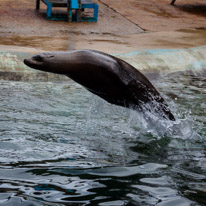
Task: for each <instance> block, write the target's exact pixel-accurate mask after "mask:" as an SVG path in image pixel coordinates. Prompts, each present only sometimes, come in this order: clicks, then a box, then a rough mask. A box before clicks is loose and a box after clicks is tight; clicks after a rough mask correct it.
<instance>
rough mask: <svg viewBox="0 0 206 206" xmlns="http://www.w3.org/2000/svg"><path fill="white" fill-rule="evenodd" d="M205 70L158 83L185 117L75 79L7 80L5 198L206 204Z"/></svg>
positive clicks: (0, 199)
mask: <svg viewBox="0 0 206 206" xmlns="http://www.w3.org/2000/svg"><path fill="white" fill-rule="evenodd" d="M205 80H206V76H205V73H204V70H201V71H200V72H199V73H186V72H185V73H170V74H162V75H161V76H160V78H158V79H156V80H153V84H154V85H155V86H156V87H157V89H158V90H159V91H160V92H161V93H162V94H163V96H164V98H165V99H166V100H167V102H168V103H169V106H170V108H171V110H172V111H173V113H174V114H175V116H176V118H177V121H176V122H170V121H165V120H161V119H158V118H157V119H155V117H152V118H150V119H149V120H146V118H145V116H144V115H142V114H139V113H137V112H134V111H131V110H128V109H125V108H121V107H118V106H114V105H110V104H108V103H106V102H105V101H103V100H101V99H99V98H98V97H95V96H94V95H92V94H90V93H89V92H87V91H86V90H85V89H84V88H82V87H81V86H79V85H77V84H76V83H74V82H73V81H71V80H69V79H68V81H66V82H11V81H0V93H1V95H0V108H1V110H0V204H1V205H35V206H36V205H41V206H42V205H55V206H57V205H100V206H115V205H118V206H121V205H141V206H144V205H158V206H170V205H171V206H173V205H176V206H180V205H181V206H187V205H206V198H205V197H206V144H205V139H206V119H205V115H206V103H205V95H206V83H205V82H206V81H205Z"/></svg>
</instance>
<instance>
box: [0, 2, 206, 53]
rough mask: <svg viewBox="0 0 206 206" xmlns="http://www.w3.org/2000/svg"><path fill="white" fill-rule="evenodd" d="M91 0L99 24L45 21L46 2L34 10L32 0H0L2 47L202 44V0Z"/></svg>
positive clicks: (122, 48) (205, 7)
mask: <svg viewBox="0 0 206 206" xmlns="http://www.w3.org/2000/svg"><path fill="white" fill-rule="evenodd" d="M95 1H96V2H97V3H98V4H99V19H98V22H97V23H89V22H84V23H83V22H81V23H75V22H74V23H69V22H66V21H48V20H46V18H45V15H46V14H45V13H46V7H45V5H44V4H43V3H41V9H40V11H36V10H35V0H0V5H1V6H0V50H11V51H24V52H30V53H37V52H40V51H44V50H72V49H85V48H86V49H97V50H101V51H104V52H109V53H126V52H131V51H136V50H143V49H156V48H189V47H196V46H202V45H206V18H205V17H206V1H205V0H177V1H176V3H175V6H171V5H170V1H168V0H158V1H157V0H150V1H143V0H139V1H137V0H127V1H125V0H99V1H98V0H95ZM65 10H66V9H63V10H61V12H65ZM55 12H56V11H55Z"/></svg>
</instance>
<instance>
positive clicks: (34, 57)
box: [32, 55, 43, 62]
mask: <svg viewBox="0 0 206 206" xmlns="http://www.w3.org/2000/svg"><path fill="white" fill-rule="evenodd" d="M32 59H33V60H35V61H39V62H40V61H42V60H43V57H42V56H40V55H36V56H33V57H32Z"/></svg>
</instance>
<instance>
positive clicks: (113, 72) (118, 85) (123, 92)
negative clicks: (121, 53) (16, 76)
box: [24, 50, 175, 120]
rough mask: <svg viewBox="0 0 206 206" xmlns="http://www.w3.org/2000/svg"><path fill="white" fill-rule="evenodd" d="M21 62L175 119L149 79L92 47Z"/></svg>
mask: <svg viewBox="0 0 206 206" xmlns="http://www.w3.org/2000/svg"><path fill="white" fill-rule="evenodd" d="M24 63H25V64H26V65H27V66H29V67H31V68H34V69H37V70H41V71H45V72H52V73H56V74H63V75H66V76H68V77H69V78H71V79H72V80H74V81H75V82H77V83H79V84H81V85H82V86H83V87H85V88H86V89H87V90H89V91H90V92H92V93H94V94H96V95H98V96H99V97H101V98H103V99H104V100H106V101H107V102H109V103H112V104H116V105H119V106H123V107H128V108H131V109H135V110H139V111H144V110H145V109H147V110H150V111H151V110H152V111H155V112H156V113H158V114H160V115H161V116H162V117H164V118H166V119H170V120H175V118H174V116H173V114H172V113H171V112H170V110H169V108H168V105H167V103H166V102H165V100H164V99H163V98H162V96H161V95H160V94H159V92H158V91H157V90H156V89H155V88H154V86H153V85H152V84H151V82H150V81H149V80H148V79H147V78H146V77H145V76H144V75H143V74H142V73H140V72H139V71H138V70H137V69H135V68H134V67H133V66H131V65H130V64H128V63H127V62H125V61H123V60H121V59H119V58H117V57H114V56H112V55H109V54H106V53H103V52H99V51H95V50H76V51H71V52H49V53H40V54H37V55H35V56H33V57H31V58H29V59H25V60H24ZM145 105H147V107H145ZM148 105H150V106H149V107H148Z"/></svg>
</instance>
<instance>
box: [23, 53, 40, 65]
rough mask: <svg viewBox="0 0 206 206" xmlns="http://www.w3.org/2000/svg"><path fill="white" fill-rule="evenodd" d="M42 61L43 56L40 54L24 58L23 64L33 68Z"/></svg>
mask: <svg viewBox="0 0 206 206" xmlns="http://www.w3.org/2000/svg"><path fill="white" fill-rule="evenodd" d="M42 62H43V57H42V56H41V55H35V56H33V57H31V58H28V59H24V64H26V65H27V66H29V67H32V68H34V66H35V65H40V64H41V63H42Z"/></svg>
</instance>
